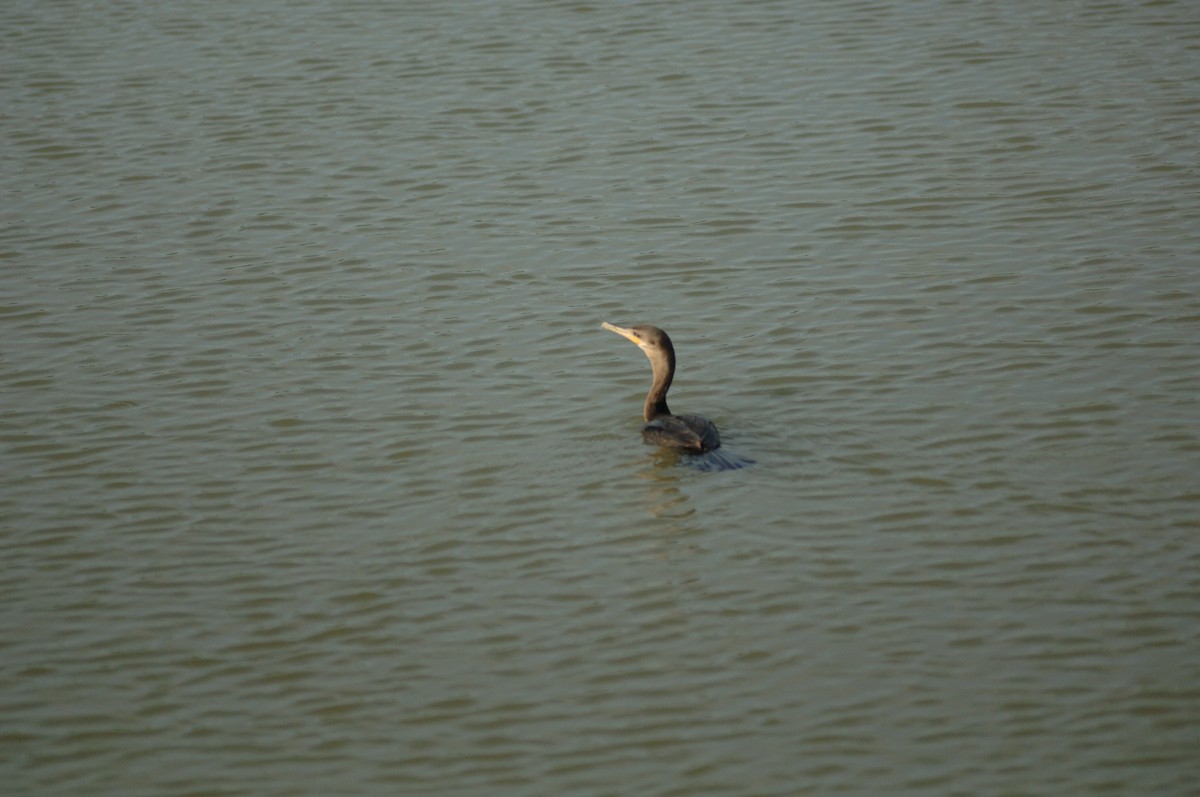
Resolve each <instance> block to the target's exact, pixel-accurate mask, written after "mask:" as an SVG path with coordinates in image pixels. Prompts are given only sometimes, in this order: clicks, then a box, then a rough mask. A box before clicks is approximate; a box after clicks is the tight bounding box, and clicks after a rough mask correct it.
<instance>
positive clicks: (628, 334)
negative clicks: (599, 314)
mask: <svg viewBox="0 0 1200 797" xmlns="http://www.w3.org/2000/svg"><path fill="white" fill-rule="evenodd" d="M600 326H601V327H602V328H603V329H607V330H608V331H609V332H616V333H617V334H618V335H620V336H621V337H623V338H627V339H628V340H631V341H633V342H634V343H636V344H637V345H639V346H641V345H642V341H641V339H640V338H639V337H638V336H637V334H636V333H635V332H634V331H633V330H632V329H626V328H625V327H619V326H617V325H616V324H610V323H608V322H607V321H605V322H604V323H603V324H601V325H600Z"/></svg>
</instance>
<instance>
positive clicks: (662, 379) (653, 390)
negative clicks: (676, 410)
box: [642, 349, 675, 421]
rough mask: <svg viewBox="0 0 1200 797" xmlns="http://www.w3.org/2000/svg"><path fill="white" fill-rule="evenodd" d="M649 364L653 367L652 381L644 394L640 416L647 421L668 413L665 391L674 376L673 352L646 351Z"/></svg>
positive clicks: (669, 411) (669, 386) (660, 350)
mask: <svg viewBox="0 0 1200 797" xmlns="http://www.w3.org/2000/svg"><path fill="white" fill-rule="evenodd" d="M646 356H647V357H649V358H650V365H651V366H652V367H653V368H654V383H653V384H652V385H650V392H649V393H647V394H646V407H645V409H644V410H643V411H642V417H644V418H645V419H646V420H647V421H652V420H654V419H655V418H662V417H663V416H666V415H670V414H671V410H670V408H668V407H667V391H668V390H670V388H671V380H672V379H674V378H675V352H673V351H671V350H670V349H667V350H663V349H652V350H648V351H647V352H646Z"/></svg>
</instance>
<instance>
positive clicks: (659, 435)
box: [600, 321, 721, 454]
mask: <svg viewBox="0 0 1200 797" xmlns="http://www.w3.org/2000/svg"><path fill="white" fill-rule="evenodd" d="M600 326H601V327H602V328H603V329H607V330H608V331H609V332H616V333H617V334H618V335H620V336H621V337H623V338H627V339H628V340H630V341H632V342H633V343H635V344H637V346H638V348H640V349H641V350H642V351H643V352H644V353H645V355H646V356H647V357H648V358H650V366H651V367H652V368H653V369H654V381H653V382H652V383H651V385H650V392H649V393H647V394H646V406H645V408H644V409H643V411H642V417H643V418H644V419H645V421H646V423H645V425H644V426H643V427H642V438H643V439H644V440H645V441H646V442H647V443H656V444H658V445H660V446H664V447H666V448H671V449H676V450H679V451H683V452H686V453H690V454H702V453H705V452H707V451H712V450H714V449H716V448H720V447H721V436H720V435H719V434H718V433H717V427H716V425H715V424H713V422H712V421H710V420H708V419H707V418H704V417H702V416H700V415H675V414H673V413H672V412H671V410H670V408H669V407H667V391H668V390H669V389H670V388H671V380H673V379H674V378H675V347H674V346H673V345H672V344H671V338H670V336H668V335H667V333H666V332H663V331H662V330H661V329H659V328H658V327H656V326H651V325H650V324H637V325H635V326H632V327H619V326H617V325H616V324H610V323H608V322H607V321H605V322H604V323H603V324H601V325H600Z"/></svg>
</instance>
